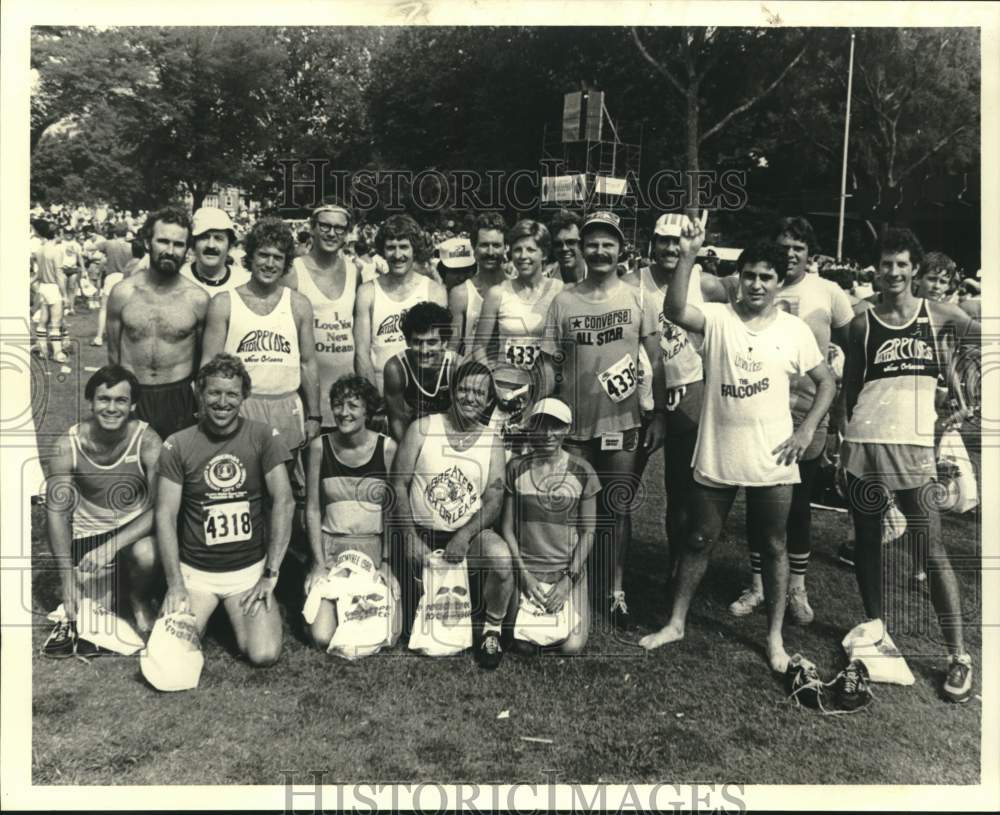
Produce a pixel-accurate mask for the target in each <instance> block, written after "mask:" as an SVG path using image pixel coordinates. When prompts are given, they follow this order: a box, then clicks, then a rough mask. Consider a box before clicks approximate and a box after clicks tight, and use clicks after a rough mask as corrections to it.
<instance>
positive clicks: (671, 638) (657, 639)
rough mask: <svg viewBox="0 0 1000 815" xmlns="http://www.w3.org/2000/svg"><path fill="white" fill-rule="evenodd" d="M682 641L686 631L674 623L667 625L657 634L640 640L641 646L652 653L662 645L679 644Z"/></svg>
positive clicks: (648, 635)
mask: <svg viewBox="0 0 1000 815" xmlns="http://www.w3.org/2000/svg"><path fill="white" fill-rule="evenodd" d="M682 639H684V629H683V628H681V627H680V626H675V625H673V624H672V623H667V624H666V625H665V626H663V628H661V629H660V630H659V631H657V632H656V633H655V634H647V635H646V636H645V637H642V638H640V640H639V645H641V646H642V647H643V648H645V649H646V650H647V651H652V650H653V649H654V648H659V647H660V646H661V645H667V644H668V643H671V642H677V641H678V640H682Z"/></svg>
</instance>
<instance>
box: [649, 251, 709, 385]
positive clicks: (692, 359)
mask: <svg viewBox="0 0 1000 815" xmlns="http://www.w3.org/2000/svg"><path fill="white" fill-rule="evenodd" d="M641 280H642V287H643V290H644V292H645V295H646V297H647V298H652V299H653V300H655V302H656V303H657V304H658V306H657V308H656V312H657V320H658V323H659V326H660V351H662V352H663V378H664V381H665V382H666V386H667V387H668V388H679V387H680V386H681V385H690V384H691V383H692V382H700V381H701V380H702V379H704V377H705V373H704V369H703V368H702V361H701V353H700V351H701V345H702V342H703V340H704V337H703V336H702V335H701V334H689V333H688V332H687V331H685V330H684V329H683V328H681V327H680V326H679V325H675V324H674V323H672V322H670V320H668V319H667V318H666V317H665V316H664V315H663V298H664V297H665V296H666V293H667V287H664V288H662V289H661V288H660V287H659V286H657V285H656V281H654V280H653V276H652V273H651V272H650V271H649V269H648V268H646V267H644V268H643V269H642V278H641ZM687 302H689V303H691V304H692V305H696V306H701V304H702V303H704V302H705V299H704V297H702V294H701V271H700V269H699V268H698V267H697V266H696V267H695V268H693V269H692V270H691V277H690V279H689V280H688V291H687Z"/></svg>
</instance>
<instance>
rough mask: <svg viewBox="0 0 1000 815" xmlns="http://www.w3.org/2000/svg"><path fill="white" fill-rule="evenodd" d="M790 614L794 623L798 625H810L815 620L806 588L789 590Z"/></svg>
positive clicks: (798, 587) (800, 587)
mask: <svg viewBox="0 0 1000 815" xmlns="http://www.w3.org/2000/svg"><path fill="white" fill-rule="evenodd" d="M788 613H789V614H790V615H791V618H792V622H794V623H796V624H797V625H809V623H811V622H812V621H813V619H814V618H815V616H816V615H815V614H813V610H812V606H810V605H809V595H808V594H807V593H806V587H805V586H796V587H795V588H794V589H789V590H788Z"/></svg>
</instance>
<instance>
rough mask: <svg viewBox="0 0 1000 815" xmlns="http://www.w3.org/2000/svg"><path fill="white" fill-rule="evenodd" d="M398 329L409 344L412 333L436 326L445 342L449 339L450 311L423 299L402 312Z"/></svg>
mask: <svg viewBox="0 0 1000 815" xmlns="http://www.w3.org/2000/svg"><path fill="white" fill-rule="evenodd" d="M399 327H400V329H401V330H402V332H403V336H404V337H406V343H407V345H409V343H410V339H411V338H412V337H413V335H414V334H423V333H424V332H426V331H430V330H431V329H432V328H436V329H437V330H438V333H440V335H441V339H442V340H444V341H445V342H446V343H447V342H448V340H450V339H451V312H450V311H448V309H446V308H445V307H444V306H439V305H438V304H437V303H432V302H430V301H429V300H425V301H423V302H421V303H417V304H416V305H415V306H413V308H411V309H409V311H406V312H404V313H403V319H402V320H401V321H400V325H399Z"/></svg>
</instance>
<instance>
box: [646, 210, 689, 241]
mask: <svg viewBox="0 0 1000 815" xmlns="http://www.w3.org/2000/svg"><path fill="white" fill-rule="evenodd" d="M683 228H684V215H683V214H681V213H680V212H668V213H666V214H665V215H661V216H660V217H659V218H657V219H656V226H654V227H653V234H654V235H662V236H664V237H667V238H679V237H680V236H681V229H683Z"/></svg>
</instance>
